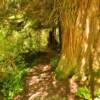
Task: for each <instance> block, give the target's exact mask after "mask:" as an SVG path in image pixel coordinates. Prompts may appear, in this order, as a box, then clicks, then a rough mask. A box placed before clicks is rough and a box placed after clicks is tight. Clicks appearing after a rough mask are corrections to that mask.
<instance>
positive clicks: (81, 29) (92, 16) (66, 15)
mask: <svg viewBox="0 0 100 100" xmlns="http://www.w3.org/2000/svg"><path fill="white" fill-rule="evenodd" d="M65 1H66V0H65ZM65 4H66V9H64V11H63V12H62V13H61V15H60V26H61V34H62V47H61V57H60V60H59V63H58V66H57V68H56V73H57V77H58V78H60V79H70V78H71V77H72V76H73V75H74V74H76V73H78V75H80V76H81V75H82V74H84V68H86V67H85V66H89V60H90V59H89V58H90V57H89V56H90V54H89V52H92V48H93V43H94V41H95V37H96V36H97V33H98V32H97V30H99V32H100V26H99V25H98V26H96V27H95V25H97V24H98V23H99V21H100V20H98V18H96V17H97V15H98V14H100V11H99V10H100V9H99V6H100V1H99V0H75V1H73V0H69V1H67V3H65ZM94 23H95V25H94ZM90 71H91V70H90ZM90 80H91V78H90ZM92 80H93V79H92ZM92 86H93V84H92ZM92 88H93V87H92ZM92 90H93V89H92ZM92 95H93V93H92ZM72 100H73V99H72Z"/></svg>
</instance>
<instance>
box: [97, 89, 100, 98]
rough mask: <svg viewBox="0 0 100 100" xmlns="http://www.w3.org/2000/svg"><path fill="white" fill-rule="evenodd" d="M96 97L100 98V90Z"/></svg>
mask: <svg viewBox="0 0 100 100" xmlns="http://www.w3.org/2000/svg"><path fill="white" fill-rule="evenodd" d="M96 97H99V98H100V89H98V91H97V92H96Z"/></svg>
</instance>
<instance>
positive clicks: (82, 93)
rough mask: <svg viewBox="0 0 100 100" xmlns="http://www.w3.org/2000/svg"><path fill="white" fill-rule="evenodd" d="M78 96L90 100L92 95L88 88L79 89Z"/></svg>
mask: <svg viewBox="0 0 100 100" xmlns="http://www.w3.org/2000/svg"><path fill="white" fill-rule="evenodd" d="M76 96H78V97H81V98H83V99H86V100H90V97H91V94H90V91H89V90H88V89H87V88H86V87H80V88H78V91H77V93H76Z"/></svg>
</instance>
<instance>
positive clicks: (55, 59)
mask: <svg viewBox="0 0 100 100" xmlns="http://www.w3.org/2000/svg"><path fill="white" fill-rule="evenodd" d="M58 61H59V58H58V57H53V58H51V59H50V65H51V68H52V70H55V69H56V67H57V64H58Z"/></svg>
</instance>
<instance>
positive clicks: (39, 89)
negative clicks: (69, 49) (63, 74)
mask: <svg viewBox="0 0 100 100" xmlns="http://www.w3.org/2000/svg"><path fill="white" fill-rule="evenodd" d="M54 55H55V53H52V55H51V53H50V52H49V53H48V52H46V53H43V52H42V53H40V54H39V56H40V57H39V59H38V64H37V65H34V66H33V67H32V68H31V69H30V70H29V72H28V73H27V75H26V76H25V77H24V79H23V82H24V86H25V88H24V90H23V92H22V93H21V94H19V95H17V96H16V97H15V98H14V100H37V99H38V100H47V99H48V98H50V97H53V96H60V97H66V95H67V94H66V93H67V92H66V90H67V89H66V82H64V81H58V80H56V79H55V77H54V76H55V75H54V72H53V71H52V70H51V66H50V64H49V63H50V58H51V57H52V56H54ZM49 100H50V99H49Z"/></svg>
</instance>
